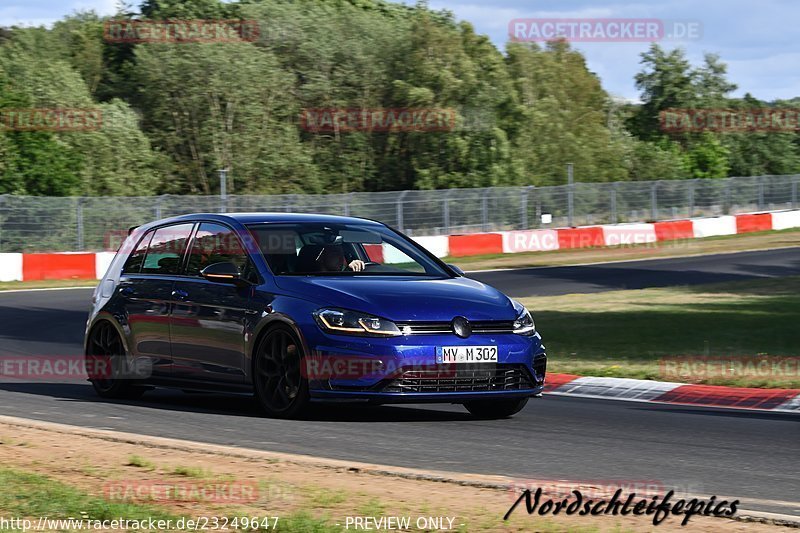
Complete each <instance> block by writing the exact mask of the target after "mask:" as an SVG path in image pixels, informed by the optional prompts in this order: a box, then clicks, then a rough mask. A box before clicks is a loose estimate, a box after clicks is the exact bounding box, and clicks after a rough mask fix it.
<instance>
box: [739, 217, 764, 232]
mask: <svg viewBox="0 0 800 533" xmlns="http://www.w3.org/2000/svg"><path fill="white" fill-rule="evenodd" d="M771 229H772V215H771V214H770V213H758V214H755V215H736V233H752V232H754V231H768V230H771Z"/></svg>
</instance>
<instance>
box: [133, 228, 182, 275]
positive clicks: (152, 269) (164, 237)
mask: <svg viewBox="0 0 800 533" xmlns="http://www.w3.org/2000/svg"><path fill="white" fill-rule="evenodd" d="M193 226H194V224H178V225H175V226H166V227H163V228H158V229H157V230H156V232H155V233H154V234H153V238H152V240H151V241H150V245H149V246H148V247H147V255H146V256H145V258H144V264H143V265H142V273H143V274H165V275H170V274H178V273H179V272H180V270H181V261H182V260H183V254H184V252H185V251H186V244H187V243H188V241H189V235H190V234H191V233H192V227H193Z"/></svg>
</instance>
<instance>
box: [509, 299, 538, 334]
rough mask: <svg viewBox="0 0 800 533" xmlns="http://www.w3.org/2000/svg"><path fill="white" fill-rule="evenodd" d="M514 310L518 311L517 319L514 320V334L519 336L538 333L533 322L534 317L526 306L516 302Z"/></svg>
mask: <svg viewBox="0 0 800 533" xmlns="http://www.w3.org/2000/svg"><path fill="white" fill-rule="evenodd" d="M514 309H516V311H517V318H516V320H514V333H516V334H517V335H533V334H534V333H536V324H535V323H534V322H533V315H531V312H530V311H528V310H527V309H526V308H525V306H524V305H522V304H521V303H519V302H516V301H515V302H514Z"/></svg>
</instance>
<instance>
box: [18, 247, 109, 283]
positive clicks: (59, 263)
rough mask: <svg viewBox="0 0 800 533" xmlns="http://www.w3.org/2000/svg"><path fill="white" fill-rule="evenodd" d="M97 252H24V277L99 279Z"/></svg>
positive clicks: (33, 278)
mask: <svg viewBox="0 0 800 533" xmlns="http://www.w3.org/2000/svg"><path fill="white" fill-rule="evenodd" d="M96 256H97V254H86V253H77V254H71V253H65V254H64V253H62V254H23V256H22V279H23V280H24V281H31V280H43V279H97V264H96V262H97V257H96Z"/></svg>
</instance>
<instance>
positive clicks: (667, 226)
mask: <svg viewBox="0 0 800 533" xmlns="http://www.w3.org/2000/svg"><path fill="white" fill-rule="evenodd" d="M653 227H654V229H655V232H656V239H657V240H658V241H659V242H660V241H677V240H680V239H694V223H693V222H692V221H691V220H672V221H670V222H656V223H655V224H653Z"/></svg>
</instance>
